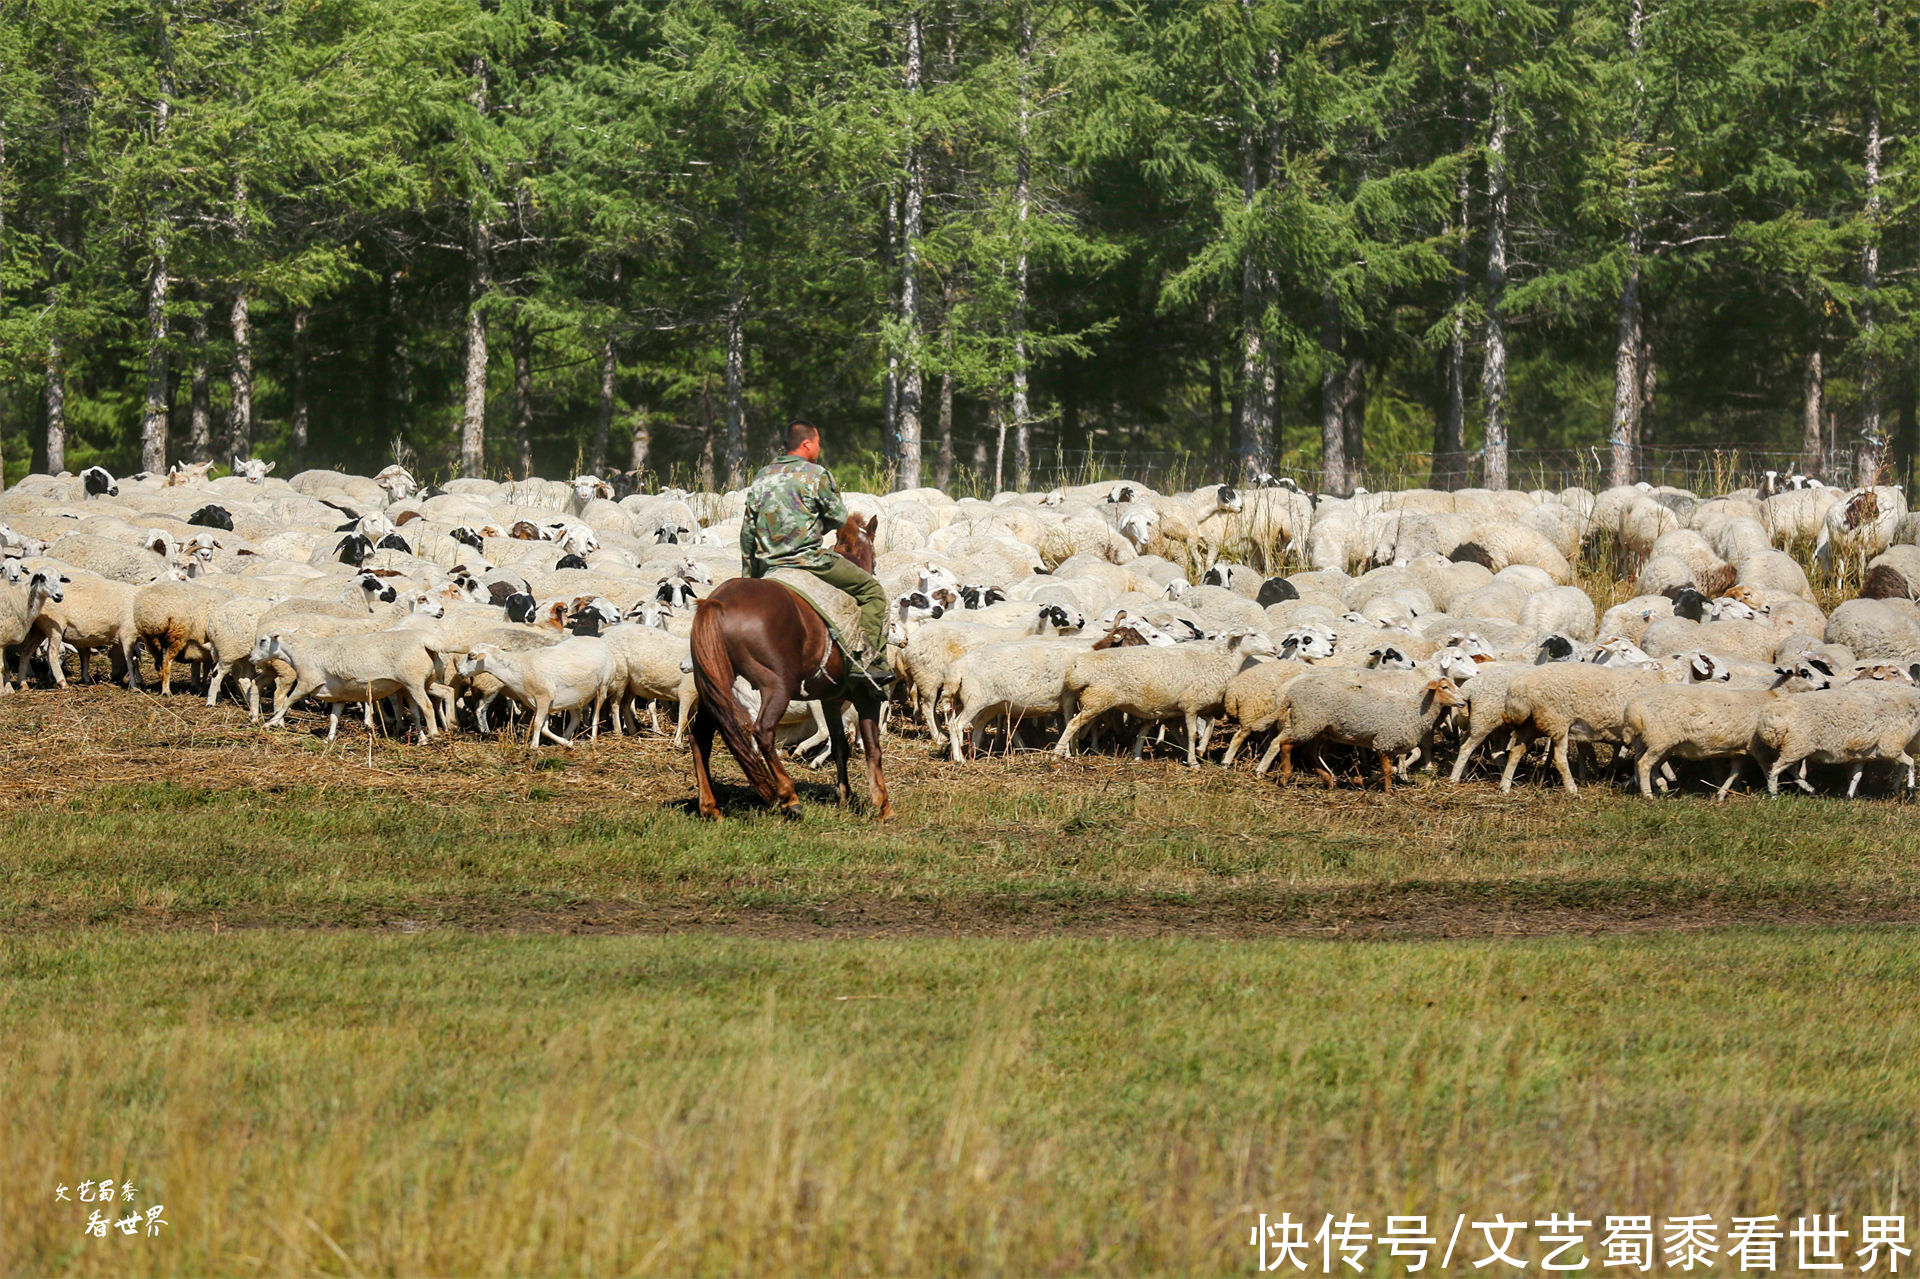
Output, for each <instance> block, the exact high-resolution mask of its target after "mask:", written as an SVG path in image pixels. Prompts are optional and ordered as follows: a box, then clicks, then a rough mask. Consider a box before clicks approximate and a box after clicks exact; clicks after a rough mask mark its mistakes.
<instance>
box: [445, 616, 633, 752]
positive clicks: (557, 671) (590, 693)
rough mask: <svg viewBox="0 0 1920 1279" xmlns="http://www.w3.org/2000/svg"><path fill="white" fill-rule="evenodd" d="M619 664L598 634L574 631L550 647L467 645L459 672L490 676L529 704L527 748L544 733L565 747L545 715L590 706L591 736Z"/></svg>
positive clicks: (569, 746)
mask: <svg viewBox="0 0 1920 1279" xmlns="http://www.w3.org/2000/svg"><path fill="white" fill-rule="evenodd" d="M619 669H620V668H619V663H618V660H617V659H616V658H615V656H614V652H613V649H612V647H611V646H610V645H609V644H608V643H607V642H606V641H605V640H602V639H597V638H592V637H587V636H577V637H575V638H573V639H570V640H566V641H564V642H562V643H559V644H556V645H554V646H553V647H552V648H538V649H529V650H526V651H524V652H517V653H513V652H508V651H506V650H504V649H501V648H496V647H495V646H493V645H491V644H480V645H476V646H475V647H474V648H472V649H470V650H468V652H467V656H466V657H465V659H463V660H462V661H461V663H460V673H461V674H462V675H463V676H465V677H467V678H468V679H471V678H473V677H474V676H475V675H481V674H485V675H491V676H493V677H494V678H495V679H497V680H499V681H500V683H501V685H502V686H503V687H504V688H505V689H506V690H507V695H508V696H510V697H512V698H513V699H514V700H515V701H516V702H519V703H520V704H521V705H523V706H527V707H530V708H532V710H533V725H532V727H531V728H530V729H529V730H528V733H527V746H528V748H529V749H532V748H534V747H537V746H538V745H539V744H540V739H541V737H543V736H544V737H547V738H550V739H552V740H553V741H554V742H557V743H558V744H560V745H561V746H564V747H566V748H567V749H569V750H571V749H572V748H573V743H572V742H571V741H570V740H568V739H567V738H564V737H562V736H560V735H559V734H558V733H556V732H554V731H553V730H552V729H550V728H548V727H547V716H548V715H549V714H551V713H552V712H554V711H570V710H584V709H586V708H587V707H589V706H591V707H592V708H593V714H592V723H593V730H592V736H593V738H595V739H597V738H598V737H599V734H600V711H601V708H602V707H603V706H604V704H605V702H606V698H607V694H608V692H609V691H610V686H611V685H612V684H613V683H614V682H615V679H616V676H617V675H618V674H619Z"/></svg>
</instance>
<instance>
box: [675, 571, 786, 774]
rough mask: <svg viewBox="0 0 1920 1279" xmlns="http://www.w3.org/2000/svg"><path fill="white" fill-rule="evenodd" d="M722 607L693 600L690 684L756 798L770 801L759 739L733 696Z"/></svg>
mask: <svg viewBox="0 0 1920 1279" xmlns="http://www.w3.org/2000/svg"><path fill="white" fill-rule="evenodd" d="M725 609H726V605H725V604H723V603H721V602H720V601H718V600H710V599H709V600H697V601H695V603H694V613H693V633H692V635H691V636H690V643H691V646H692V649H693V686H694V688H695V689H696V690H698V691H699V694H700V710H701V712H702V713H703V714H707V715H711V716H713V718H714V719H715V720H716V721H718V723H719V725H720V736H721V737H722V738H723V739H725V741H726V743H727V749H728V750H730V751H732V752H733V757H734V758H735V759H737V760H739V761H740V771H741V772H743V773H745V774H746V775H747V781H749V782H750V783H752V785H753V789H754V790H756V791H758V792H759V793H760V798H761V799H762V800H764V801H765V802H767V803H769V804H771V803H773V801H774V796H775V793H776V792H775V789H774V785H773V770H771V769H769V768H768V767H767V762H766V760H765V759H763V758H762V757H761V755H760V743H759V742H757V741H755V740H754V739H753V735H752V734H751V733H749V732H747V726H746V725H745V724H744V723H742V722H741V720H740V703H739V702H737V701H735V700H734V697H733V659H732V658H731V657H729V656H728V655H727V641H726V637H725V636H724V635H723V634H722V633H721V627H722V623H721V617H720V615H721V613H722V612H724V611H725Z"/></svg>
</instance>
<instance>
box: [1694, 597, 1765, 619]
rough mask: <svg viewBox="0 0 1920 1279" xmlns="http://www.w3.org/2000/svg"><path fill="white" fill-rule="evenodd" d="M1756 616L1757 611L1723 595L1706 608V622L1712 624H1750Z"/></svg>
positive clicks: (1748, 605)
mask: <svg viewBox="0 0 1920 1279" xmlns="http://www.w3.org/2000/svg"><path fill="white" fill-rule="evenodd" d="M1758 616H1760V613H1759V610H1758V609H1755V608H1754V607H1753V606H1752V605H1750V604H1747V603H1744V602H1742V601H1740V600H1737V599H1733V598H1731V597H1730V596H1724V595H1723V596H1721V597H1720V598H1719V599H1717V600H1714V601H1713V602H1712V603H1711V604H1709V605H1708V606H1707V620H1708V621H1712V622H1727V621H1734V622H1751V621H1753V620H1754V619H1755V618H1756V617H1758Z"/></svg>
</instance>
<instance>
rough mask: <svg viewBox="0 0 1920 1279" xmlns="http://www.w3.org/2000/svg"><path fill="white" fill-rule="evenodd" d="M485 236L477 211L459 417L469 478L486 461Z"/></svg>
mask: <svg viewBox="0 0 1920 1279" xmlns="http://www.w3.org/2000/svg"><path fill="white" fill-rule="evenodd" d="M488 238H489V237H488V235H487V227H486V224H485V223H484V222H483V221H481V220H480V218H479V217H478V216H477V215H476V216H475V218H474V221H473V244H472V254H473V258H472V261H471V262H469V263H468V269H467V334H466V398H465V404H464V407H463V409H462V412H461V417H460V474H461V475H463V476H466V477H468V478H475V477H478V476H479V475H481V474H482V472H484V471H485V470H486V465H487V321H486V317H485V316H484V315H483V314H482V313H481V309H480V308H481V303H482V302H483V300H484V299H485V298H486V296H487V292H488V290H489V289H491V288H492V287H493V279H492V271H491V270H490V269H489V268H488V256H489V255H488V251H487V241H488Z"/></svg>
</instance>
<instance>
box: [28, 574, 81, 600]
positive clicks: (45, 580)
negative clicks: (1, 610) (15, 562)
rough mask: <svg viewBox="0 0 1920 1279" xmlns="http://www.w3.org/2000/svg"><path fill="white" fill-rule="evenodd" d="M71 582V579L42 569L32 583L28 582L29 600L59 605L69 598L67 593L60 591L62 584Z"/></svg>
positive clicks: (34, 576) (35, 575)
mask: <svg viewBox="0 0 1920 1279" xmlns="http://www.w3.org/2000/svg"><path fill="white" fill-rule="evenodd" d="M70 581H72V579H71V578H68V577H65V576H63V575H61V574H59V573H53V572H49V571H47V570H45V569H42V570H41V571H40V572H37V573H35V574H34V575H33V579H32V581H30V582H28V584H27V598H28V599H29V600H33V599H36V598H38V599H41V600H45V601H46V602H48V603H50V604H58V603H59V602H60V601H61V600H63V599H65V598H67V596H66V593H65V592H64V591H62V590H61V589H60V586H61V584H62V583H64V582H70Z"/></svg>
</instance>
